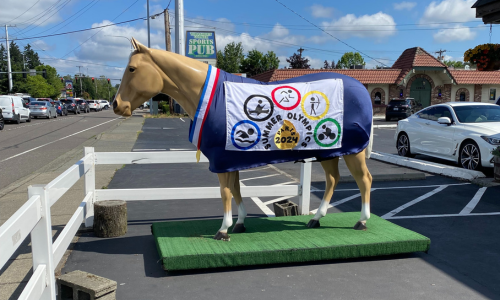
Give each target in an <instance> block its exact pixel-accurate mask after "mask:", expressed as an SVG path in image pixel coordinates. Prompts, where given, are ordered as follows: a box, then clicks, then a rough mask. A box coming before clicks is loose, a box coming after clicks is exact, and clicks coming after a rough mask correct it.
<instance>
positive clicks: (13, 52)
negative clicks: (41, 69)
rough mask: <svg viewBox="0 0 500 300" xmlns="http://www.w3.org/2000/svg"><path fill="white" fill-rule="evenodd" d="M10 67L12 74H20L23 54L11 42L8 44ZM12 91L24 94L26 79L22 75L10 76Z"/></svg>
mask: <svg viewBox="0 0 500 300" xmlns="http://www.w3.org/2000/svg"><path fill="white" fill-rule="evenodd" d="M9 50H10V65H11V69H12V72H22V71H23V67H24V66H23V53H22V52H21V50H19V46H18V45H17V44H16V43H15V42H14V41H12V42H11V43H10V49H9ZM12 83H13V87H12V91H13V92H15V93H25V92H26V79H25V78H23V74H19V73H18V74H12Z"/></svg>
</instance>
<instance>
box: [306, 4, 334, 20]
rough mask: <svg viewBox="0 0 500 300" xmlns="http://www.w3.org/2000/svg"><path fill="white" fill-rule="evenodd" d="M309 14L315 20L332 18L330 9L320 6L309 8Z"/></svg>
mask: <svg viewBox="0 0 500 300" xmlns="http://www.w3.org/2000/svg"><path fill="white" fill-rule="evenodd" d="M311 14H312V16H313V17H315V18H331V17H332V16H333V8H332V7H324V6H323V5H321V4H314V5H313V6H311Z"/></svg>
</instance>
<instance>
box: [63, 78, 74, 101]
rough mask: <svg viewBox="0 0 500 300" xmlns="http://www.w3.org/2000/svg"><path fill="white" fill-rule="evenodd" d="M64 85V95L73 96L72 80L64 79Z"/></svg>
mask: <svg viewBox="0 0 500 300" xmlns="http://www.w3.org/2000/svg"><path fill="white" fill-rule="evenodd" d="M64 86H65V88H66V97H73V80H66V81H65V83H64Z"/></svg>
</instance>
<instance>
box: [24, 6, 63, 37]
mask: <svg viewBox="0 0 500 300" xmlns="http://www.w3.org/2000/svg"><path fill="white" fill-rule="evenodd" d="M61 1H63V0H58V1H57V2H55V3H54V4H52V5H51V6H49V7H47V8H46V9H44V10H43V11H42V12H40V13H39V14H37V15H36V16H34V17H33V18H32V19H33V22H31V20H29V21H26V22H22V23H20V24H17V25H23V24H28V23H29V24H28V25H27V26H26V27H25V28H23V29H22V30H21V31H24V30H26V29H28V28H29V27H31V25H33V24H35V23H36V22H38V21H40V20H41V19H42V18H43V17H44V16H45V15H47V14H49V13H50V12H51V11H52V10H53V9H55V7H56V6H57V5H58V4H59V2H61ZM35 27H36V26H35Z"/></svg>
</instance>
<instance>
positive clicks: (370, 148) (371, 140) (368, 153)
mask: <svg viewBox="0 0 500 300" xmlns="http://www.w3.org/2000/svg"><path fill="white" fill-rule="evenodd" d="M372 148H373V118H372V128H371V130H370V141H369V142H368V146H367V147H366V149H365V157H366V158H370V155H371V154H372Z"/></svg>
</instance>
